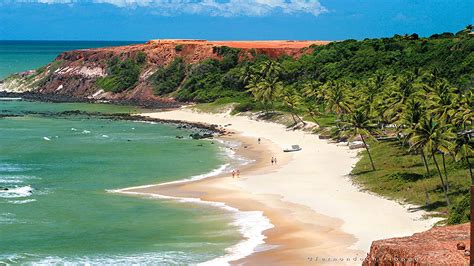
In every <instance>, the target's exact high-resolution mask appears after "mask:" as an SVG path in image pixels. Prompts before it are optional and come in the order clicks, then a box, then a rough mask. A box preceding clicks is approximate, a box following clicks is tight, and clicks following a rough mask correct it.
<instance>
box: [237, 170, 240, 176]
mask: <svg viewBox="0 0 474 266" xmlns="http://www.w3.org/2000/svg"><path fill="white" fill-rule="evenodd" d="M237 178H240V170H239V169H237Z"/></svg>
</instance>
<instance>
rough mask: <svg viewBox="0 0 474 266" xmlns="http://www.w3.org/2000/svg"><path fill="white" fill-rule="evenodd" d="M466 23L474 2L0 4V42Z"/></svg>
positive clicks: (431, 28)
mask: <svg viewBox="0 0 474 266" xmlns="http://www.w3.org/2000/svg"><path fill="white" fill-rule="evenodd" d="M468 24H474V0H256V1H248V0H0V40H125V41H145V40H150V39H160V38H188V39H189V38H191V39H208V40H276V39H294V40H344V39H364V38H377V37H391V36H393V35H394V34H405V33H407V34H412V33H417V34H419V35H421V36H429V35H431V34H434V33H442V32H447V31H449V32H456V31H459V30H460V29H462V28H464V27H465V26H466V25H468Z"/></svg>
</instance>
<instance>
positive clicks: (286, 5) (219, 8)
mask: <svg viewBox="0 0 474 266" xmlns="http://www.w3.org/2000/svg"><path fill="white" fill-rule="evenodd" d="M20 1H21V2H37V3H44V4H72V3H79V2H89V3H90V2H93V3H107V4H112V5H115V6H118V7H122V8H137V7H147V8H152V12H153V13H156V14H159V15H168V16H172V15H177V14H201V15H210V16H223V17H233V16H266V15H269V14H272V13H275V12H281V13H285V14H298V13H305V14H311V15H314V16H318V15H319V14H321V13H325V12H327V9H326V8H324V7H323V6H322V5H321V4H320V3H319V0H254V1H250V0H225V1H224V0H20ZM20 1H19V2H20Z"/></svg>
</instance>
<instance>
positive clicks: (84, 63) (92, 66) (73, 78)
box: [3, 40, 328, 102]
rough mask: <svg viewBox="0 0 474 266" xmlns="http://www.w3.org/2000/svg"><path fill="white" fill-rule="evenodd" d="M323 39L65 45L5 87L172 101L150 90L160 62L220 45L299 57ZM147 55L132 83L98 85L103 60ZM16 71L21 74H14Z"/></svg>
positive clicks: (249, 53)
mask: <svg viewBox="0 0 474 266" xmlns="http://www.w3.org/2000/svg"><path fill="white" fill-rule="evenodd" d="M327 43H328V42H323V41H205V40H152V41H149V42H147V43H145V44H138V45H129V46H121V47H107V48H97V49H83V50H75V51H68V52H64V53H62V54H60V55H59V56H58V57H57V58H56V59H55V61H53V62H52V63H51V64H49V65H48V66H47V67H46V68H44V69H41V70H40V71H37V72H36V73H33V74H29V75H17V76H16V78H15V77H14V78H10V79H7V80H6V81H5V84H4V85H3V89H4V90H7V91H16V92H22V91H33V92H37V93H40V94H45V95H54V96H61V95H64V96H70V97H75V98H79V99H81V98H82V99H94V100H118V101H120V100H128V101H137V102H144V101H146V102H153V101H173V99H170V98H168V99H165V98H163V97H160V96H156V95H154V93H153V89H152V84H150V82H149V77H150V76H151V75H152V74H153V73H154V72H155V71H156V70H157V69H159V68H160V67H162V66H166V65H168V64H169V63H170V62H172V61H173V60H174V59H175V58H177V57H180V58H182V59H183V61H184V62H185V63H186V64H196V63H199V62H202V61H204V60H206V59H218V60H220V59H222V56H221V55H219V52H218V49H216V48H218V47H231V48H236V49H239V58H240V60H244V59H252V58H253V57H254V56H256V55H258V54H264V55H266V56H268V57H271V58H276V57H279V56H283V55H287V56H291V57H294V58H298V57H300V56H301V55H303V54H305V53H309V52H311V50H312V49H311V48H310V46H312V45H325V44H327ZM138 53H141V54H145V55H146V63H145V66H144V67H143V68H142V69H141V72H140V77H139V80H138V82H136V83H135V85H134V86H133V87H131V88H129V89H127V90H125V91H123V92H120V93H113V92H106V91H104V90H101V89H100V88H98V86H97V85H96V80H97V79H98V78H101V77H105V76H107V75H108V71H107V64H108V62H109V61H110V60H111V59H112V58H114V57H115V58H120V59H122V60H124V59H127V58H133V57H135V56H136V55H137V54H138ZM18 77H19V78H18Z"/></svg>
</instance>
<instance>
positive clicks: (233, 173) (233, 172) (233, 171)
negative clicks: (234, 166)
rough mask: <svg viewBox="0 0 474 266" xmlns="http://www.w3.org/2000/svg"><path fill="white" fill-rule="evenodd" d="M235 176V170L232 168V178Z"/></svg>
mask: <svg viewBox="0 0 474 266" xmlns="http://www.w3.org/2000/svg"><path fill="white" fill-rule="evenodd" d="M234 177H235V170H232V178H234Z"/></svg>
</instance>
